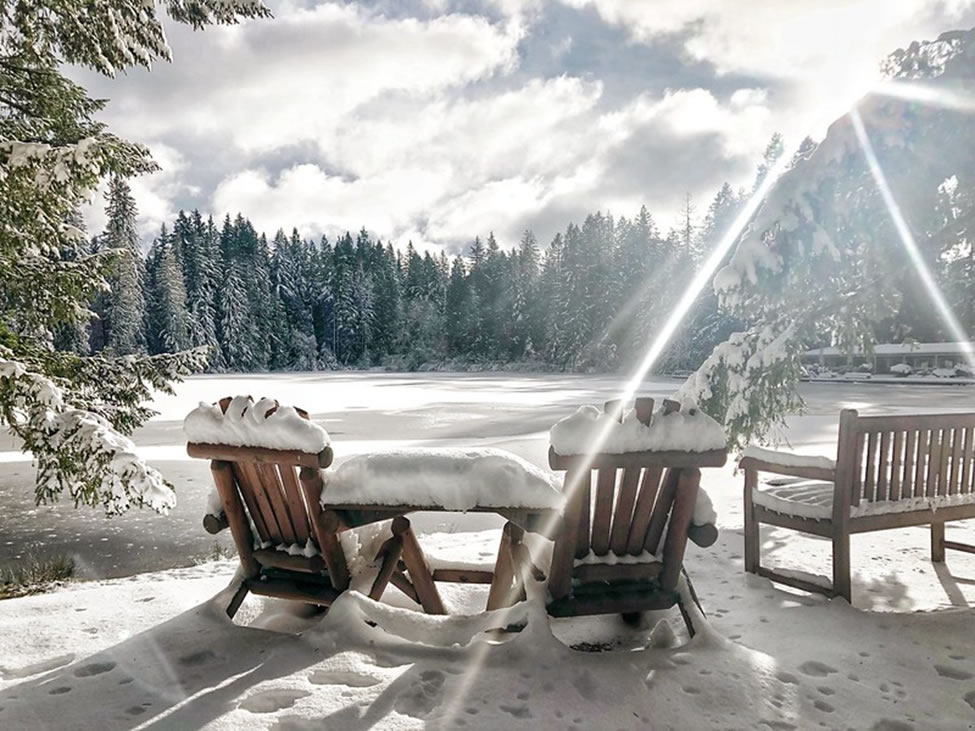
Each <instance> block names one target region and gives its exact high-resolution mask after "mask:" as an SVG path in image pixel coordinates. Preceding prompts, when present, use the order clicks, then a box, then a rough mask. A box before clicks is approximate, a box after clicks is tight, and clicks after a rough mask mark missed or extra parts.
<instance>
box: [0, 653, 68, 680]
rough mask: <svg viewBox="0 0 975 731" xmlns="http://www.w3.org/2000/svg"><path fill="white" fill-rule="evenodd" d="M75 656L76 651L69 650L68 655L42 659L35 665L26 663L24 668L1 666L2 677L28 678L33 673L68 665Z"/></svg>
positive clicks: (36, 673)
mask: <svg viewBox="0 0 975 731" xmlns="http://www.w3.org/2000/svg"><path fill="white" fill-rule="evenodd" d="M74 657H75V655H74V653H73V652H69V653H68V654H67V655H58V656H57V657H52V658H51V659H50V660H42V661H41V662H36V663H34V664H33V665H24V667H22V668H8V667H4V666H0V678H8V679H9V678H28V677H30V676H31V675H39V674H40V673H46V672H48V671H50V670H55V669H57V668H60V667H63V666H65V665H67V664H68V663H70V662H71V661H72V660H74Z"/></svg>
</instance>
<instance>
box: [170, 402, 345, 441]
mask: <svg viewBox="0 0 975 731" xmlns="http://www.w3.org/2000/svg"><path fill="white" fill-rule="evenodd" d="M183 431H184V432H185V434H186V437H187V439H188V440H189V441H190V442H196V443H199V444H223V445H227V446H231V447H264V448H266V449H285V450H297V451H300V452H308V453H310V454H318V453H319V452H321V451H322V450H323V449H325V447H327V446H328V445H329V437H328V432H327V431H325V430H324V429H323V428H322V427H320V426H318V424H314V423H312V422H311V421H309V420H308V419H307V418H306V417H305V416H303V415H302V414H301V413H299V412H298V410H297V409H296V408H295V407H293V406H282V405H280V404H278V402H277V401H275V400H273V399H269V398H262V399H261V400H259V401H258V402H257V403H254V400H253V399H252V398H251V397H250V396H235V397H234V398H232V399H231V400H230V402H229V404H228V405H227V407H226V410H224V409H223V408H222V407H221V405H220V404H219V403H217V404H205V403H200V405H199V406H198V407H196V408H195V409H193V411H191V412H190V413H189V414H187V416H186V419H185V420H184V421H183Z"/></svg>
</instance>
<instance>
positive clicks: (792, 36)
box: [561, 0, 975, 134]
mask: <svg viewBox="0 0 975 731" xmlns="http://www.w3.org/2000/svg"><path fill="white" fill-rule="evenodd" d="M561 2H563V3H564V4H566V5H570V6H573V7H577V8H581V7H593V8H595V9H596V10H597V11H598V12H599V14H600V15H601V16H602V17H603V18H604V19H605V20H606V21H607V22H610V23H613V24H616V25H619V26H621V27H624V28H626V29H627V32H628V33H629V35H630V37H631V38H632V40H633V41H634V42H643V43H648V44H653V43H654V42H656V40H657V39H658V38H659V37H660V36H662V35H666V34H673V33H677V32H681V33H686V34H687V37H686V40H685V49H686V50H687V52H688V53H689V54H690V55H691V56H692V57H694V58H696V59H700V60H706V61H709V62H711V63H713V64H714V65H715V67H716V68H717V70H718V72H719V73H731V72H735V73H747V74H755V75H758V76H760V77H763V78H768V79H778V80H784V81H789V82H792V83H793V84H794V85H795V90H796V95H797V100H796V102H795V105H794V109H793V115H792V118H791V119H787V120H786V126H791V127H793V128H795V130H796V131H798V130H799V129H800V127H803V126H805V127H806V128H807V130H808V131H811V132H821V131H823V127H824V125H826V124H828V123H829V122H830V121H832V120H833V119H835V118H836V117H837V116H839V115H840V114H842V113H843V112H844V111H845V110H846V109H848V107H849V105H850V104H851V103H852V102H853V101H854V100H855V99H856V98H858V97H859V96H861V95H862V94H863V93H864V92H865V90H866V89H867V87H868V86H869V85H871V84H872V83H873V82H874V81H875V80H876V76H877V70H878V65H879V62H880V60H881V59H882V58H884V57H885V56H886V55H887V54H888V53H890V52H891V51H893V50H894V49H895V48H897V47H899V46H903V45H906V44H908V43H910V42H911V41H914V40H922V39H924V38H930V37H934V36H936V35H937V34H938V33H940V32H942V31H944V30H949V29H950V28H951V26H952V24H953V23H955V22H958V21H960V20H962V19H963V17H964V14H965V13H966V12H971V11H972V10H973V8H975V2H973V1H972V0H857V1H856V2H844V1H842V0H833V1H827V2H824V1H823V0H751V1H750V2H748V3H744V2H727V1H726V0H561ZM790 131H791V130H790ZM800 134H801V132H800Z"/></svg>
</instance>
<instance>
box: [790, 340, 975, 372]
mask: <svg viewBox="0 0 975 731" xmlns="http://www.w3.org/2000/svg"><path fill="white" fill-rule="evenodd" d="M973 352H975V342H971V341H969V342H955V343H879V344H877V345H875V346H874V348H873V353H869V354H868V353H863V352H860V353H847V352H844V351H842V350H840V349H839V348H833V347H829V348H816V349H814V350H807V351H806V352H805V353H803V354H802V363H803V365H806V366H818V367H820V368H828V369H830V370H844V369H847V370H848V369H853V368H857V367H863V366H871V367H872V372H873V373H891V368H893V367H894V366H897V365H899V364H901V363H904V364H907V365H908V366H910V367H911V370H913V371H925V370H931V371H933V370H935V369H949V368H954V367H955V366H956V365H960V364H964V363H965V361H966V355H965V354H966V353H968V354H971V353H973ZM895 372H896V369H895Z"/></svg>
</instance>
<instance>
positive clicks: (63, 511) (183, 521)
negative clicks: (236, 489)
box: [0, 372, 975, 578]
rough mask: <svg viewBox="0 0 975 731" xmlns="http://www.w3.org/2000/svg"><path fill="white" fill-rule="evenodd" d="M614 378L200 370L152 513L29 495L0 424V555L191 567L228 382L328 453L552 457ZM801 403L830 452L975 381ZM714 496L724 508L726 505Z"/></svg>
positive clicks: (712, 482) (154, 441) (845, 390)
mask: <svg viewBox="0 0 975 731" xmlns="http://www.w3.org/2000/svg"><path fill="white" fill-rule="evenodd" d="M680 383H681V382H680V381H679V380H674V379H657V380H648V381H647V382H646V383H645V385H644V388H643V389H642V390H641V394H642V395H647V396H653V397H654V398H656V399H658V401H659V399H660V398H662V397H664V396H666V395H668V394H670V393H672V392H673V391H674V390H675V389H676V388H677V387H678V386H679V385H680ZM622 384H623V379H622V378H614V377H607V376H582V375H552V374H546V375H534V374H533V375H522V374H494V373H488V374H484V373H479V374H473V373H430V374H388V373H358V372H355V373H345V372H342V373H298V374H294V373H289V374H273V375H248V376H198V377H194V378H191V379H189V380H188V381H186V382H185V383H183V384H181V385H180V386H179V387H178V388H177V393H176V396H162V397H160V398H159V399H158V400H157V402H156V408H157V409H158V410H159V411H160V414H159V416H157V417H155V418H154V419H152V420H151V421H150V422H149V423H148V424H147V425H146V426H145V427H144V428H143V429H140V430H139V431H138V432H137V433H136V434H135V437H134V439H135V442H136V443H137V444H138V445H139V446H140V447H142V448H143V450H144V453H145V454H146V456H147V457H148V458H149V459H150V461H151V462H152V463H153V465H154V466H156V467H157V468H158V469H159V470H161V471H162V473H163V474H164V475H165V476H166V477H167V478H168V479H169V480H170V481H171V482H172V483H173V484H174V485H175V486H176V491H177V496H178V499H179V502H178V506H177V508H176V510H175V511H174V512H173V513H171V514H170V515H169V516H160V515H156V514H155V513H152V512H151V511H148V510H142V511H139V510H134V511H131V512H130V513H129V514H128V515H125V516H123V517H120V518H111V519H106V518H105V517H104V515H103V514H102V513H101V512H99V511H96V510H90V509H85V508H82V509H78V510H76V509H74V507H73V506H72V505H71V504H70V503H62V504H58V505H53V506H39V507H38V506H35V505H34V502H33V491H32V484H33V469H32V466H31V463H30V461H29V459H28V458H27V457H25V456H24V455H22V454H21V453H20V452H18V451H16V449H15V448H14V446H13V443H12V442H11V441H10V440H9V438H8V437H6V435H3V437H0V501H2V502H0V567H2V566H4V565H6V564H7V563H8V562H10V561H11V560H14V559H19V558H23V557H25V556H28V555H34V556H38V557H42V556H48V555H53V554H69V555H71V556H73V557H74V558H75V562H76V565H77V574H78V575H79V576H81V577H83V578H108V577H117V576H127V575H130V574H134V573H140V572H144V571H153V570H157V569H162V568H169V567H175V566H185V565H189V564H192V563H195V562H198V561H200V560H201V559H203V558H205V557H206V556H208V555H211V554H213V553H214V551H215V550H216V548H217V547H229V546H230V545H231V543H230V538H229V535H227V534H221V536H219V537H214V536H211V535H209V534H207V533H206V532H205V531H204V530H203V528H202V525H201V519H202V516H203V512H204V505H205V502H206V495H207V493H208V492H209V490H210V485H211V482H210V475H209V469H208V465H207V463H206V462H205V461H201V460H191V459H189V458H188V457H187V456H186V454H185V451H184V449H185V438H184V437H183V433H182V419H183V416H184V415H185V414H186V412H187V411H189V410H190V409H192V408H193V407H194V406H195V405H196V404H197V403H198V402H199V401H201V400H202V401H208V402H212V401H215V400H217V399H218V398H220V397H222V396H225V395H233V394H238V393H249V394H251V395H253V396H254V397H255V398H256V397H259V396H263V395H267V396H270V397H273V398H277V399H278V400H280V401H281V402H283V403H289V404H295V405H298V406H302V407H304V408H305V409H307V410H308V411H309V412H310V413H311V415H312V418H313V419H314V420H315V421H316V422H318V423H320V424H322V425H323V426H324V427H325V428H326V429H328V431H329V433H330V434H331V436H332V440H333V448H334V450H335V454H336V463H339V462H341V460H343V459H345V458H347V457H349V456H351V455H353V454H357V453H360V452H363V451H368V450H373V449H382V448H385V447H391V446H407V445H416V446H420V445H439V446H449V445H455V446H459V445H478V446H494V447H501V448H504V449H508V450H510V451H512V452H515V453H517V454H519V455H521V456H522V457H524V458H526V459H528V460H530V461H531V462H534V463H535V464H538V465H539V466H542V467H547V458H546V452H547V449H548V428H549V427H550V426H551V425H552V424H553V423H554V422H555V421H557V420H558V419H559V418H561V417H563V416H566V415H568V414H569V413H571V412H572V411H573V410H574V409H575V408H576V407H577V406H579V405H581V404H585V403H597V404H598V403H602V402H603V401H605V400H607V399H610V398H613V397H614V396H615V395H616V394H617V393H618V392H619V390H620V389H621V387H622ZM802 392H803V395H804V397H805V398H806V401H807V404H808V412H807V413H806V414H804V415H802V416H796V417H792V418H791V419H790V426H789V430H788V433H787V436H788V438H789V440H790V442H791V443H792V445H793V446H794V447H795V448H796V449H797V450H798V451H802V452H807V453H819V454H825V455H829V456H833V451H834V449H835V447H834V446H833V440H834V439H835V435H836V423H837V416H838V413H839V410H840V409H841V408H845V407H850V408H857V409H860V410H861V411H862V412H868V413H921V412H928V411H959V410H971V409H975V388H971V387H963V386H962V387H960V386H916V385H896V384H890V385H868V384H860V383H843V384H831V383H828V384H824V383H815V384H804V385H803V389H802ZM704 484H705V486H706V487H708V488H709V491H710V492H711V493H712V497H713V498H714V499H715V502H716V503H718V507H719V516H720V517H719V523H720V524H721V526H722V528H724V529H733V528H740V527H741V508H740V502H741V498H740V478H737V477H735V476H734V475H733V474H732V471H731V469H730V467H729V468H725V469H722V470H708V471H706V472H705V482H704ZM722 506H723V508H724V509H722ZM496 520H497V519H496V518H494V517H493V516H492V517H487V516H463V515H456V516H453V515H449V516H446V517H445V516H443V515H436V516H420V517H418V519H417V520H416V521H415V524H416V525H417V527H418V529H419V530H421V531H424V530H427V531H429V530H457V529H471V530H473V529H476V528H483V527H493V526H494V525H495V522H493V521H496Z"/></svg>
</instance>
